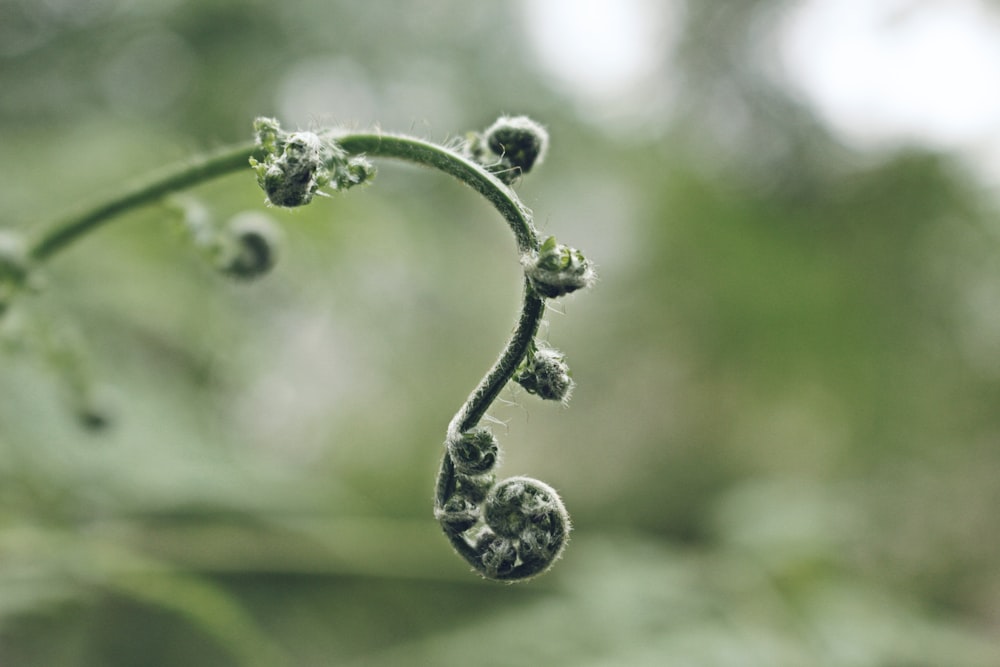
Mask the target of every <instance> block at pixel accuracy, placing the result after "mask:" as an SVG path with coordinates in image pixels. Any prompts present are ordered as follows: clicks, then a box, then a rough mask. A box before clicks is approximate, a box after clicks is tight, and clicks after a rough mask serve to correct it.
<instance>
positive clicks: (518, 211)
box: [334, 133, 538, 253]
mask: <svg viewBox="0 0 1000 667" xmlns="http://www.w3.org/2000/svg"><path fill="white" fill-rule="evenodd" d="M334 140H335V141H336V142H337V144H338V145H339V146H340V147H341V148H343V149H344V150H346V151H347V152H348V153H354V154H358V153H365V154H367V155H370V156H379V157H392V158H397V159H400V160H407V161H410V162H416V163H418V164H422V165H424V166H427V167H433V168H435V169H438V170H440V171H443V172H444V173H446V174H450V175H452V176H454V177H455V178H457V179H458V180H460V181H462V182H463V183H465V184H466V185H468V186H469V187H471V188H472V189H473V190H475V191H476V192H478V193H479V194H481V195H482V196H484V197H485V198H486V199H487V200H489V202H490V203H491V204H493V206H494V207H495V208H496V209H497V211H499V212H500V215H502V216H503V217H504V219H505V220H506V221H507V224H508V225H510V228H511V230H512V231H513V232H514V236H515V238H516V239H517V247H518V250H519V251H520V252H522V253H524V252H528V251H529V250H537V249H538V234H537V232H536V231H535V228H534V226H533V225H532V223H531V217H530V214H529V213H528V211H527V209H525V207H524V206H523V205H522V204H521V202H520V201H519V200H518V199H517V197H516V196H515V195H514V194H513V193H512V192H511V190H510V188H508V187H507V186H506V185H504V184H503V183H502V182H500V180H498V179H497V178H496V177H495V176H494V175H493V174H491V173H489V172H488V171H486V170H485V169H483V168H482V167H480V166H479V165H477V164H476V163H474V162H472V161H470V160H467V159H465V158H464V157H462V156H461V155H459V154H457V153H455V152H454V151H451V150H448V149H447V148H444V147H442V146H438V145H436V144H432V143H430V142H427V141H422V140H420V139H414V138H413V137H407V136H402V135H395V134H377V133H373V134H345V135H341V136H335V137H334Z"/></svg>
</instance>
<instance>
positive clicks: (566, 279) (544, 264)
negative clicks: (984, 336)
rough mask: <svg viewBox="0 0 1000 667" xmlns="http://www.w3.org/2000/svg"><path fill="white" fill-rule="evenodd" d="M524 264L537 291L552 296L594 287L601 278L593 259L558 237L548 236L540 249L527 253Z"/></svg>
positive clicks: (526, 272) (525, 272)
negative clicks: (558, 239) (557, 238)
mask: <svg viewBox="0 0 1000 667" xmlns="http://www.w3.org/2000/svg"><path fill="white" fill-rule="evenodd" d="M522 264H523V266H524V274H525V275H526V276H527V277H528V281H529V282H530V283H531V286H532V287H533V288H534V290H535V291H536V292H538V293H539V294H541V295H542V296H544V297H548V298H550V299H551V298H556V297H560V296H563V295H565V294H569V293H571V292H575V291H577V290H579V289H583V288H585V287H590V286H591V285H593V284H594V281H595V280H597V272H596V271H594V267H593V265H592V264H591V263H590V260H588V259H587V258H586V257H584V256H583V253H581V252H580V251H579V250H577V249H576V248H570V247H569V246H565V245H563V244H561V243H558V242H557V241H556V237H554V236H550V237H548V238H547V239H545V241H544V242H543V243H542V245H541V247H540V248H539V249H538V252H533V253H529V254H527V255H526V256H525V257H524V258H523V259H522Z"/></svg>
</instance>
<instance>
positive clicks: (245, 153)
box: [29, 142, 263, 262]
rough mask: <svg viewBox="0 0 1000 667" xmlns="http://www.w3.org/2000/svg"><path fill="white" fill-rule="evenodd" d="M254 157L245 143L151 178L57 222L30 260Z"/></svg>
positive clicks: (256, 152)
mask: <svg viewBox="0 0 1000 667" xmlns="http://www.w3.org/2000/svg"><path fill="white" fill-rule="evenodd" d="M255 156H259V157H263V155H262V154H260V149H259V148H258V147H257V146H255V145H254V144H252V143H249V142H247V143H242V144H238V145H234V146H229V147H227V148H223V149H221V150H219V151H217V152H214V153H210V154H207V155H204V156H200V157H196V158H193V159H191V160H189V161H188V162H185V163H184V164H181V165H176V166H173V167H171V168H169V169H167V170H166V171H162V172H159V173H156V174H153V175H152V176H151V177H149V178H147V179H145V180H142V181H139V182H137V183H135V184H134V185H132V186H130V187H129V188H127V189H126V190H125V191H123V192H122V193H120V194H118V195H117V196H115V197H112V198H111V199H107V200H105V201H102V202H100V203H98V204H96V205H91V206H89V207H86V208H83V209H80V210H78V211H74V212H73V213H71V214H69V215H67V216H65V217H64V218H63V219H61V220H58V221H57V222H56V223H54V224H53V225H52V226H51V227H50V228H49V229H47V230H46V231H45V232H43V233H42V235H41V236H40V237H39V238H38V239H37V240H36V241H35V242H34V243H33V244H32V245H31V247H30V249H29V253H30V256H31V258H32V259H33V260H34V261H36V262H42V261H45V260H47V259H49V258H50V257H52V256H53V255H55V254H56V253H57V252H59V251H60V250H63V249H65V248H67V247H69V246H70V245H72V244H73V243H74V242H75V241H76V240H78V239H79V238H81V237H82V236H84V235H86V234H87V233H89V232H90V231H92V230H94V229H95V228H97V227H98V226H100V225H102V224H104V223H106V222H108V221H109V220H111V219H112V218H114V217H115V216H118V215H121V214H122V213H125V212H127V211H129V210H131V209H134V208H138V207H140V206H144V205H146V204H151V203H153V202H155V201H158V200H160V199H162V198H163V197H164V196H166V195H169V194H171V193H174V192H178V191H180V190H185V189H187V188H190V187H193V186H195V185H198V184H200V183H203V182H205V181H208V180H210V179H213V178H216V177H218V176H223V175H225V174H229V173H232V172H234V171H237V170H239V169H246V168H247V166H248V164H249V161H250V158H251V157H255Z"/></svg>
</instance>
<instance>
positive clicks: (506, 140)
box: [483, 116, 549, 174]
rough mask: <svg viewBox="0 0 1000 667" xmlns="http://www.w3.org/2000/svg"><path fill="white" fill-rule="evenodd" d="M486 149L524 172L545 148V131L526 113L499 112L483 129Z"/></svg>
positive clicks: (541, 154)
mask: <svg viewBox="0 0 1000 667" xmlns="http://www.w3.org/2000/svg"><path fill="white" fill-rule="evenodd" d="M483 139H484V140H485V141H486V145H487V146H489V149H490V150H491V151H493V152H494V153H496V154H497V155H500V156H501V157H502V159H503V160H504V161H505V162H507V164H509V165H510V166H511V167H514V168H515V169H517V170H519V171H520V173H523V174H526V173H528V172H529V171H531V168H532V167H534V166H535V164H540V163H541V162H542V160H543V159H544V158H545V152H546V151H547V150H548V148H549V133H548V132H546V131H545V128H544V127H542V126H541V125H539V124H538V123H536V122H535V121H533V120H531V119H530V118H528V117H527V116H513V117H511V116H502V117H500V118H498V119H497V120H496V122H495V123H493V124H492V125H490V126H489V127H488V128H487V129H486V131H485V132H484V133H483Z"/></svg>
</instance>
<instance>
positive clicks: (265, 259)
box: [217, 211, 281, 280]
mask: <svg viewBox="0 0 1000 667" xmlns="http://www.w3.org/2000/svg"><path fill="white" fill-rule="evenodd" d="M280 244H281V231H280V230H279V228H278V226H277V225H276V224H275V223H274V221H273V220H272V219H271V218H270V216H268V215H265V214H263V213H258V212H256V211H248V212H245V213H240V214H238V215H236V216H234V217H233V218H232V219H231V220H230V221H229V223H228V224H227V225H226V227H225V229H224V230H223V233H222V235H221V237H220V239H219V250H218V252H219V255H218V260H217V265H218V267H219V270H221V271H222V272H223V273H225V274H226V275H229V276H231V277H233V278H237V279H239V280H252V279H254V278H258V277H260V276H262V275H264V274H265V273H267V272H268V271H270V270H271V268H272V267H273V266H274V264H275V262H276V261H277V256H278V247H279V246H280Z"/></svg>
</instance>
